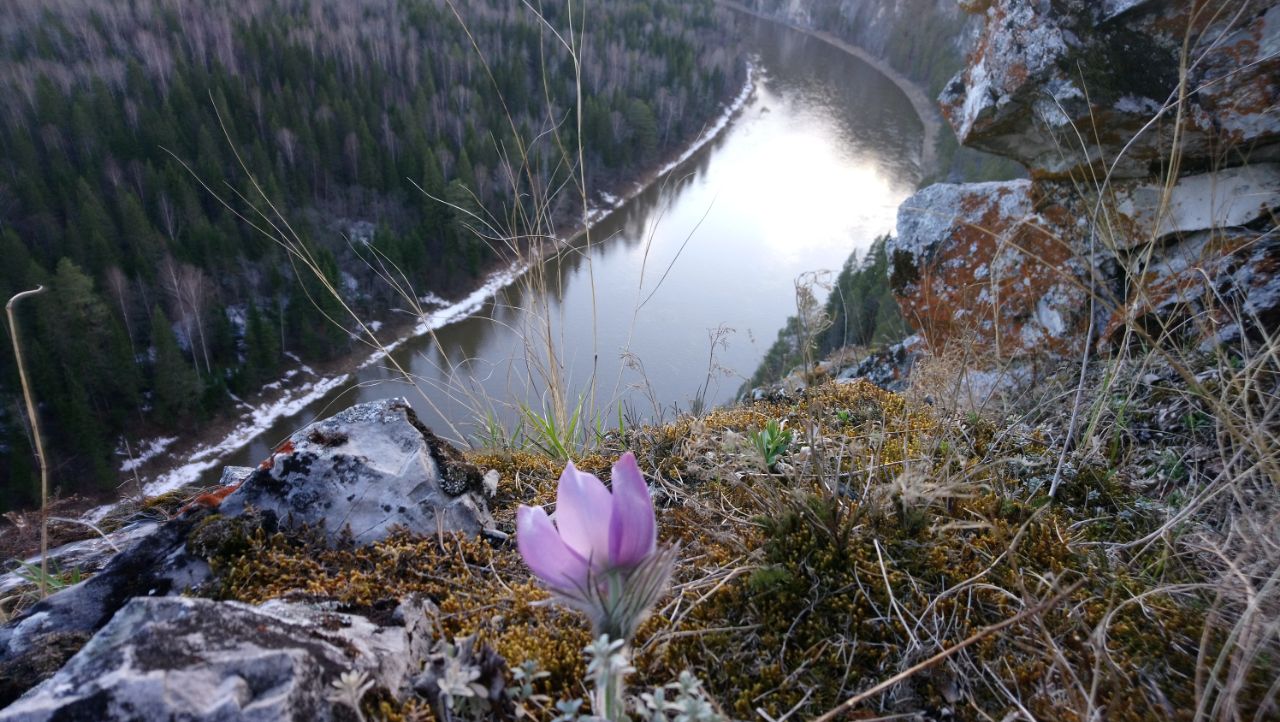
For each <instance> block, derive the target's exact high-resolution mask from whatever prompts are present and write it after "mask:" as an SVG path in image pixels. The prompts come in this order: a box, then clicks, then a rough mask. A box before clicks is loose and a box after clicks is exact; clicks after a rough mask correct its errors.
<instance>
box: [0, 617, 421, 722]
mask: <svg viewBox="0 0 1280 722" xmlns="http://www.w3.org/2000/svg"><path fill="white" fill-rule="evenodd" d="M409 650H410V643H409V639H408V635H407V633H406V629H405V628H404V627H379V626H377V625H374V624H373V623H371V622H370V621H369V620H367V619H364V618H363V617H357V616H352V615H346V614H337V613H333V612H324V611H322V610H316V609H312V608H307V607H303V606H299V605H291V604H286V603H283V602H278V601H273V602H269V603H268V604H266V605H264V606H262V607H252V606H249V605H246V604H241V603H238V602H215V601H211V600H207V599H195V598H186V597H168V598H160V599H157V598H138V599H134V600H132V601H130V602H129V603H128V604H127V605H125V606H124V607H123V608H122V609H121V610H120V611H119V613H117V614H116V615H115V616H114V617H113V618H112V619H111V621H110V622H109V623H108V624H107V625H106V626H105V627H103V628H102V629H101V630H100V631H99V632H98V633H97V634H96V635H95V636H94V637H93V639H91V640H90V641H89V643H88V644H86V645H85V647H84V648H83V649H81V650H80V652H79V653H78V654H76V655H75V656H74V657H73V658H72V659H71V661H70V662H68V663H67V664H66V666H64V667H63V668H62V669H61V670H60V671H58V673H57V674H55V675H54V676H53V677H51V678H50V679H48V680H46V681H45V682H44V683H43V684H41V685H40V686H38V687H36V688H35V689H32V690H31V691H29V692H28V693H27V694H25V695H24V696H23V697H22V698H21V699H19V700H18V701H17V702H16V703H14V704H12V705H10V706H9V707H7V708H5V709H3V710H0V721H6V722H7V721H8V720H14V721H17V720H23V721H24V722H25V721H28V720H30V721H33V722H34V721H38V720H53V719H57V720H67V721H69V722H74V721H77V720H84V721H85V722H90V721H92V722H98V721H99V720H107V719H111V720H191V721H196V720H199V721H208V722H213V721H215V720H227V721H228V722H229V721H231V720H263V721H264V722H266V721H267V720H306V721H307V722H326V721H327V720H335V719H354V718H355V716H354V714H352V713H350V712H349V710H347V709H345V708H341V707H338V706H337V705H335V703H334V702H332V701H330V700H329V699H328V695H329V694H330V693H331V692H332V691H333V687H332V686H331V683H332V682H333V681H334V680H336V679H338V677H339V676H340V675H341V674H342V673H344V672H351V671H354V672H363V673H366V674H368V675H370V679H372V680H373V681H374V682H376V683H377V684H379V685H380V686H382V687H383V688H384V689H387V690H388V691H391V692H393V693H394V692H398V691H399V692H402V691H406V690H407V689H408V684H409V678H410V674H409V670H410V667H411V666H416V664H414V660H412V659H411V658H410V656H411V655H410V654H409Z"/></svg>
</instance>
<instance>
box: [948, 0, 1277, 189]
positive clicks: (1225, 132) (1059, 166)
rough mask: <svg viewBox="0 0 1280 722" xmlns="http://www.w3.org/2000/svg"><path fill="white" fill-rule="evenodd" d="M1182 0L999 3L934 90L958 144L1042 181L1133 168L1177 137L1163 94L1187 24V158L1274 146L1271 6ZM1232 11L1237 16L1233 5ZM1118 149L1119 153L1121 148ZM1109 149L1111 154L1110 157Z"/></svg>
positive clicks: (1271, 153) (1172, 84) (1252, 1)
mask: <svg viewBox="0 0 1280 722" xmlns="http://www.w3.org/2000/svg"><path fill="white" fill-rule="evenodd" d="M1193 5H1196V3H1191V2H1186V1H1185V0H1108V1H1107V2H1101V3H1099V2H1096V1H1094V0H995V1H994V2H991V3H990V4H989V5H988V6H987V7H986V8H985V10H984V19H985V28H984V30H983V32H982V34H981V36H980V39H979V42H978V44H977V47H976V50H975V52H974V54H973V55H972V57H971V58H970V61H969V63H968V65H967V67H966V68H965V70H963V71H962V72H961V73H960V74H959V75H957V76H956V77H955V78H954V79H953V80H952V81H951V82H950V83H949V84H948V87H947V89H946V90H945V91H944V93H943V95H942V97H941V98H940V99H939V100H940V102H941V103H942V106H943V111H944V113H945V114H946V115H947V117H948V119H949V120H950V121H951V124H952V126H953V127H954V128H955V130H956V135H957V136H958V137H959V139H960V141H961V143H963V144H964V145H967V146H970V147H973V148H978V149H980V150H986V151H990V152H993V153H997V154H999V155H1004V156H1007V157H1010V158H1013V159H1015V160H1018V161H1020V162H1022V163H1023V164H1025V165H1026V166H1028V167H1029V168H1031V169H1032V170H1033V171H1034V172H1035V173H1037V174H1038V175H1039V176H1040V177H1050V176H1052V177H1063V176H1065V175H1067V174H1068V173H1070V172H1072V171H1073V170H1079V169H1080V168H1081V167H1082V166H1084V165H1086V164H1091V163H1095V162H1098V161H1102V162H1104V163H1105V164H1107V165H1109V166H1110V165H1111V164H1112V163H1113V161H1115V163H1114V176H1113V177H1141V176H1145V175H1147V174H1148V173H1150V172H1152V170H1153V169H1154V168H1156V167H1158V166H1159V165H1160V164H1161V163H1162V162H1163V161H1164V160H1165V159H1166V158H1167V157H1168V151H1169V147H1170V145H1171V143H1172V141H1173V140H1174V132H1175V129H1174V126H1175V123H1174V112H1173V110H1171V109H1170V108H1171V101H1173V100H1176V99H1177V97H1178V68H1179V62H1180V56H1181V52H1182V45H1183V39H1184V37H1187V33H1188V29H1189V32H1190V38H1191V40H1192V43H1191V49H1190V56H1191V58H1193V59H1194V61H1195V62H1193V63H1192V64H1191V70H1190V75H1189V77H1188V85H1187V87H1188V95H1187V100H1188V103H1187V106H1186V107H1185V109H1184V113H1183V121H1184V125H1183V127H1182V129H1181V135H1180V136H1178V140H1179V142H1180V143H1181V144H1182V145H1183V146H1184V148H1185V152H1186V155H1187V156H1188V157H1199V156H1208V155H1210V154H1212V152H1213V151H1214V150H1215V149H1219V148H1221V147H1224V144H1230V145H1236V146H1241V145H1247V146H1250V147H1251V151H1250V156H1251V158H1252V160H1254V161H1255V162H1256V161H1258V160H1264V159H1267V158H1271V159H1274V158H1275V157H1276V156H1277V153H1280V109H1278V108H1280V57H1278V56H1277V49H1280V7H1277V6H1275V4H1274V3H1271V2H1266V1H1264V0H1241V1H1240V2H1237V3H1227V4H1224V5H1223V7H1224V8H1225V7H1227V6H1228V5H1229V6H1230V8H1229V10H1230V11H1229V12H1219V13H1214V12H1201V13H1193V12H1192V7H1193ZM1237 11H1238V12H1239V14H1238V15H1237ZM1121 148H1124V149H1125V151H1124V153H1123V154H1121V153H1120V149H1121ZM1117 159H1118V160H1117Z"/></svg>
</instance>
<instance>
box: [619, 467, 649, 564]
mask: <svg viewBox="0 0 1280 722" xmlns="http://www.w3.org/2000/svg"><path fill="white" fill-rule="evenodd" d="M657 543H658V525H657V522H656V521H655V519H654V516H653V499H652V498H651V497H650V496H649V487H648V486H646V485H645V483H644V475H643V474H641V473H640V466H639V465H638V464H636V456H635V454H633V453H631V452H630V451H628V452H627V453H625V454H623V455H622V458H621V459H618V461H617V462H616V463H615V464H614V465H613V512H612V514H611V516H610V520H609V564H610V566H615V567H630V566H635V565H636V564H639V563H640V562H642V561H644V559H645V557H647V556H649V555H650V554H652V553H653V550H654V548H655V546H656V545H657Z"/></svg>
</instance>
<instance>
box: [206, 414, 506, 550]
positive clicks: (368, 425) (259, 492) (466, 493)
mask: <svg viewBox="0 0 1280 722" xmlns="http://www.w3.org/2000/svg"><path fill="white" fill-rule="evenodd" d="M481 483H482V477H481V475H480V472H479V471H478V470H477V469H476V468H475V467H473V466H472V465H470V464H468V463H467V462H466V461H465V460H464V459H463V458H462V456H461V455H460V454H459V453H458V452H457V451H456V450H454V449H453V448H452V447H450V446H449V445H448V444H446V443H445V442H444V441H442V440H440V439H439V438H438V437H436V436H435V434H433V433H431V431H430V430H428V429H427V428H426V427H425V426H423V425H422V424H421V422H419V421H418V418H417V416H416V415H415V414H414V413H413V409H412V408H410V406H409V404H408V402H406V401H405V400H403V399H390V400H384V401H375V402H371V403H367V404H360V405H357V406H353V407H351V408H349V409H347V410H346V411H343V412H341V413H339V414H337V415H335V416H333V417H331V418H328V419H325V420H323V421H318V422H316V423H314V424H311V425H310V426H307V427H305V428H303V429H302V430H301V431H298V432H296V433H294V434H293V435H292V436H291V437H289V440H288V441H286V442H285V443H284V444H282V445H281V447H280V448H279V449H278V450H277V452H276V453H275V454H273V455H272V456H271V458H270V459H268V460H267V461H265V462H263V464H262V466H261V467H260V468H259V469H258V470H256V471H255V472H254V473H253V474H251V475H250V476H249V477H248V479H246V480H245V482H244V483H243V485H241V487H240V488H239V489H237V490H236V491H235V492H234V493H232V494H231V495H230V496H228V497H227V498H226V500H225V501H223V502H222V506H221V512H222V513H223V514H224V515H232V516H234V515H236V514H240V513H242V512H243V511H244V510H245V509H246V508H247V507H252V508H254V509H256V510H257V511H259V512H262V513H263V514H264V515H266V516H268V517H271V516H274V518H275V519H276V521H277V523H279V524H281V525H289V524H295V525H296V524H309V525H317V524H323V525H324V527H325V530H326V533H327V534H328V535H329V536H330V537H331V538H336V537H337V535H339V534H340V533H342V531H343V530H344V529H345V528H348V527H349V528H350V530H351V536H352V538H353V539H354V541H355V542H356V543H357V544H368V543H371V542H374V541H378V540H380V539H382V538H384V537H386V536H387V535H388V534H389V533H390V531H391V529H392V528H393V527H396V526H402V527H405V528H407V529H409V530H410V531H412V532H416V533H419V534H431V533H435V532H436V531H437V530H444V531H459V532H463V533H466V534H473V535H474V534H479V533H480V532H481V530H482V529H484V528H486V527H488V526H490V525H491V521H490V518H489V513H488V510H487V507H486V505H485V502H484V498H483V495H482V493H481Z"/></svg>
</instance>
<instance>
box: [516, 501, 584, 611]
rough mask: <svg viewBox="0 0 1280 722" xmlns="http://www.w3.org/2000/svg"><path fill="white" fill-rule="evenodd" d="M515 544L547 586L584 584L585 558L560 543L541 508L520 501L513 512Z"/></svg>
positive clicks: (563, 586) (556, 533) (562, 542)
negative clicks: (514, 513)
mask: <svg viewBox="0 0 1280 722" xmlns="http://www.w3.org/2000/svg"><path fill="white" fill-rule="evenodd" d="M516 547H517V548H518V549H519V550H520V556H522V557H524V563H525V564H528V565H529V568H530V569H532V570H533V573H534V574H535V575H536V576H537V577H538V578H539V579H541V580H542V581H543V583H544V584H546V585H547V586H549V587H551V588H553V589H566V590H573V589H579V588H581V587H582V586H584V585H585V584H586V580H587V560H586V559H584V558H583V557H581V556H579V555H578V554H577V553H575V552H574V551H573V550H572V549H570V548H569V547H568V545H566V544H565V543H564V540H563V539H561V538H560V534H559V533H558V532H557V531H556V528H555V526H554V525H552V523H551V519H550V518H549V517H548V516H547V512H546V510H545V509H543V508H542V507H540V506H525V505H524V504H521V505H520V508H519V509H518V510H517V511H516Z"/></svg>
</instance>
